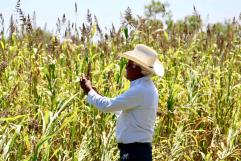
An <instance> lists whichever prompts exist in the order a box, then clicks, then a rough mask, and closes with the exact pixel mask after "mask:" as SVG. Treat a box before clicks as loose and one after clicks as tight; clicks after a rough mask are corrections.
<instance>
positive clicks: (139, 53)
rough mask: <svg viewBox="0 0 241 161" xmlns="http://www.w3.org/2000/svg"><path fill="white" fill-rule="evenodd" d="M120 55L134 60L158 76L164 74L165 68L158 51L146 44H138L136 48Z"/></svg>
mask: <svg viewBox="0 0 241 161" xmlns="http://www.w3.org/2000/svg"><path fill="white" fill-rule="evenodd" d="M120 56H121V57H124V58H127V59H129V60H132V61H133V62H135V63H137V64H139V65H141V66H142V67H144V68H146V69H147V70H149V71H151V72H153V73H155V74H156V75H158V76H161V77H162V76H163V75H164V68H163V65H162V63H161V62H160V61H159V60H158V57H157V52H156V51H155V50H153V49H152V48H150V47H148V46H146V45H143V44H138V45H136V47H135V49H134V50H131V51H127V52H125V53H122V54H120Z"/></svg>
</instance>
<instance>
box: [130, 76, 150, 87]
mask: <svg viewBox="0 0 241 161" xmlns="http://www.w3.org/2000/svg"><path fill="white" fill-rule="evenodd" d="M144 80H150V76H149V75H147V76H144V77H141V78H138V79H136V80H133V81H131V84H130V86H131V87H132V86H135V85H136V84H139V83H140V82H142V81H144Z"/></svg>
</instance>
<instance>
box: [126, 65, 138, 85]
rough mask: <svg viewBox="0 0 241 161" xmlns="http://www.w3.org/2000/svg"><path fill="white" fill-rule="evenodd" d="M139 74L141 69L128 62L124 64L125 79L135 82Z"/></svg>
mask: <svg viewBox="0 0 241 161" xmlns="http://www.w3.org/2000/svg"><path fill="white" fill-rule="evenodd" d="M140 73H141V68H140V67H139V66H137V65H135V64H134V63H133V61H131V60H128V62H127V64H126V78H127V79H128V80H130V81H132V80H135V79H136V78H138V76H139V75H140Z"/></svg>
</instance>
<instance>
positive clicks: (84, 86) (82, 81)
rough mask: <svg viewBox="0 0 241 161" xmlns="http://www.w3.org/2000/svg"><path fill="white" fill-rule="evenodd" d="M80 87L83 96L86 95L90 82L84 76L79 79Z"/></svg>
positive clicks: (89, 88) (90, 87)
mask: <svg viewBox="0 0 241 161" xmlns="http://www.w3.org/2000/svg"><path fill="white" fill-rule="evenodd" d="M80 86H81V88H82V89H83V90H84V92H85V94H88V93H89V91H90V90H91V89H93V88H92V86H91V82H90V80H88V79H87V78H86V77H85V75H84V74H82V75H81V78H80Z"/></svg>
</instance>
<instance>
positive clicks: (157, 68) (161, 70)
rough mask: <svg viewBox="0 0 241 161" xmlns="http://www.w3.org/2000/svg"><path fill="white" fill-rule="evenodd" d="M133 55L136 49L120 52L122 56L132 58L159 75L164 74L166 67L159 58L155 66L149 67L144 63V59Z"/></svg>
mask: <svg viewBox="0 0 241 161" xmlns="http://www.w3.org/2000/svg"><path fill="white" fill-rule="evenodd" d="M133 55H134V51H127V52H125V53H121V54H119V56H120V57H123V58H126V59H128V60H131V61H133V62H135V63H137V64H139V65H141V66H142V67H144V68H146V69H147V70H149V71H151V72H153V73H155V74H156V75H158V76H160V77H162V76H163V75H164V68H163V65H162V63H161V62H160V61H159V60H156V61H155V63H154V64H153V67H149V66H147V65H146V64H145V63H143V62H142V61H140V60H139V59H137V58H136V57H134V56H133Z"/></svg>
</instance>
